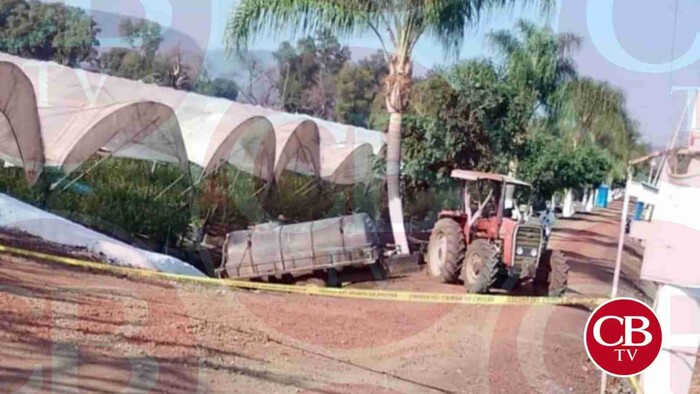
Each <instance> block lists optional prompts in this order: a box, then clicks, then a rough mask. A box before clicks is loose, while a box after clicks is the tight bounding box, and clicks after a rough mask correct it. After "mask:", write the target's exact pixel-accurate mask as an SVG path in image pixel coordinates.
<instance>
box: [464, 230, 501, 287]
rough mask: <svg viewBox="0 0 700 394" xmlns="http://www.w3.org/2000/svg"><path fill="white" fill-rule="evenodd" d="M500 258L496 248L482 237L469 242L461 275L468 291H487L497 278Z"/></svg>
mask: <svg viewBox="0 0 700 394" xmlns="http://www.w3.org/2000/svg"><path fill="white" fill-rule="evenodd" d="M499 264H500V259H499V256H498V249H496V248H495V247H494V246H493V245H491V244H490V243H489V242H488V241H486V240H484V239H477V240H476V241H474V242H472V243H471V244H469V248H468V249H467V254H466V256H465V257H464V267H463V273H462V276H463V278H464V286H465V287H466V288H467V291H468V292H470V293H482V294H483V293H488V291H489V289H490V288H491V287H492V286H493V285H494V284H496V281H497V280H498V273H499V270H498V268H499V267H498V266H499Z"/></svg>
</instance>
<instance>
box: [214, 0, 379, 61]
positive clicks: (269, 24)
mask: <svg viewBox="0 0 700 394" xmlns="http://www.w3.org/2000/svg"><path fill="white" fill-rule="evenodd" d="M386 9H387V0H380V1H369V0H349V1H343V0H242V1H241V2H240V4H239V5H238V6H237V8H236V10H235V12H234V13H233V14H232V15H231V17H230V18H229V20H228V23H227V26H226V36H225V44H226V47H227V48H228V49H236V50H242V49H245V48H246V47H247V46H248V44H249V43H250V41H251V39H252V38H253V37H254V36H256V35H259V34H260V33H263V32H265V33H271V34H280V33H284V34H288V33H292V34H294V35H296V34H312V33H314V32H315V31H316V30H318V29H320V28H324V29H330V30H331V31H333V32H334V33H335V34H337V35H340V36H343V35H349V34H354V33H357V32H358V31H361V30H365V29H367V28H368V23H370V22H377V20H378V18H379V16H380V14H381V13H382V12H384V11H386Z"/></svg>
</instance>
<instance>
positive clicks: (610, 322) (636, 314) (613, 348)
mask: <svg viewBox="0 0 700 394" xmlns="http://www.w3.org/2000/svg"><path fill="white" fill-rule="evenodd" d="M661 342H662V334H661V325H660V324H659V319H658V318H657V317H656V314H655V313H654V311H653V310H651V308H649V307H648V306H647V305H646V304H645V303H643V302H641V301H638V300H635V299H633V298H618V299H614V300H610V301H608V302H606V303H604V304H602V305H600V306H598V307H597V308H596V309H595V310H594V311H593V313H592V314H591V316H590V317H589V318H588V322H587V323H586V329H585V330H584V334H583V343H584V346H585V347H586V352H587V353H588V357H589V358H590V359H591V361H593V363H594V364H595V365H596V366H597V367H598V368H599V369H601V370H603V371H604V372H606V373H608V374H610V375H613V376H618V377H628V376H633V375H637V374H639V373H641V372H642V371H644V370H645V369H647V368H648V367H649V366H650V365H651V364H652V363H653V362H654V360H656V357H657V356H658V355H659V352H660V351H661Z"/></svg>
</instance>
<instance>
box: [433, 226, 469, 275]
mask: <svg viewBox="0 0 700 394" xmlns="http://www.w3.org/2000/svg"><path fill="white" fill-rule="evenodd" d="M465 250H466V243H465V241H464V234H463V233H462V228H461V227H460V225H459V223H457V222H456V221H454V220H452V219H448V218H443V219H440V220H438V222H437V223H435V227H434V228H433V231H432V233H431V234H430V244H429V245H428V274H429V275H430V276H431V277H432V278H435V279H437V280H439V281H441V282H443V283H455V282H457V280H458V279H459V270H460V268H461V267H462V261H463V260H464V251H465Z"/></svg>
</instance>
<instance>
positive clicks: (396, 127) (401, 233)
mask: <svg viewBox="0 0 700 394" xmlns="http://www.w3.org/2000/svg"><path fill="white" fill-rule="evenodd" d="M388 66H389V75H388V76H387V78H386V80H385V83H386V90H387V92H386V108H387V112H389V135H388V141H387V154H386V183H387V192H388V197H389V217H390V218H391V230H392V233H393V235H394V244H395V245H396V246H397V248H398V253H399V254H408V253H411V250H410V249H409V248H408V239H407V238H406V228H405V227H404V223H403V206H402V201H401V123H402V121H403V114H404V112H405V110H406V107H408V98H409V95H410V92H411V82H412V78H413V64H412V63H411V59H410V57H409V56H408V55H407V53H406V52H405V51H402V50H400V49H399V50H398V51H397V52H396V53H394V55H393V56H392V57H391V59H390V60H389V64H388Z"/></svg>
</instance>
